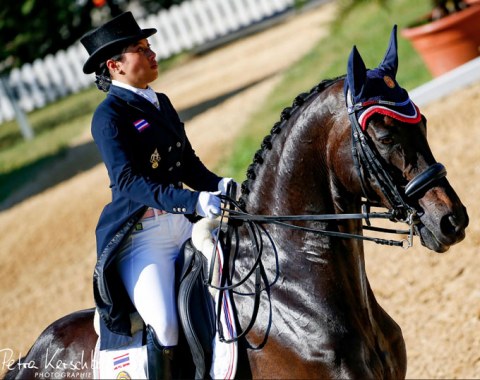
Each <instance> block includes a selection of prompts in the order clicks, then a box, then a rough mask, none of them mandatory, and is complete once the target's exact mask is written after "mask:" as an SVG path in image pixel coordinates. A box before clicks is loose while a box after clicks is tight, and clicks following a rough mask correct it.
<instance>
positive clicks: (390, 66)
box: [378, 25, 398, 78]
mask: <svg viewBox="0 0 480 380" xmlns="http://www.w3.org/2000/svg"><path fill="white" fill-rule="evenodd" d="M378 67H379V68H381V69H383V70H384V71H385V72H387V73H390V75H391V76H392V77H393V78H395V76H396V75H397V70H398V48H397V26H396V25H394V26H393V29H392V33H391V34H390V42H389V44H388V48H387V52H386V53H385V57H384V58H383V61H382V63H380V66H378Z"/></svg>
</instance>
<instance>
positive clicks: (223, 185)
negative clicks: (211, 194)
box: [218, 177, 240, 198]
mask: <svg viewBox="0 0 480 380" xmlns="http://www.w3.org/2000/svg"><path fill="white" fill-rule="evenodd" d="M230 183H232V184H233V183H235V184H236V185H237V186H236V189H237V194H238V192H239V190H240V185H239V184H238V183H236V182H235V181H234V179H233V178H227V177H225V178H222V179H221V180H220V182H218V191H220V192H221V194H222V195H227V188H228V185H229V184H230ZM237 194H236V195H235V197H236V198H237Z"/></svg>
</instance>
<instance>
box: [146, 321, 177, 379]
mask: <svg viewBox="0 0 480 380" xmlns="http://www.w3.org/2000/svg"><path fill="white" fill-rule="evenodd" d="M173 351H174V346H169V347H165V346H162V345H160V343H158V340H157V336H156V334H155V331H154V330H153V328H152V327H151V326H147V357H148V367H147V368H148V376H147V377H148V379H149V380H171V379H172V360H173Z"/></svg>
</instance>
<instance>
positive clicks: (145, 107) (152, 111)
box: [109, 85, 181, 136]
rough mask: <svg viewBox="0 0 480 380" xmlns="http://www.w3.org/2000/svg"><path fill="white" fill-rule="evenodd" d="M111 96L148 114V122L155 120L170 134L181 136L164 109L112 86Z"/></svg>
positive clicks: (131, 92) (125, 90)
mask: <svg viewBox="0 0 480 380" xmlns="http://www.w3.org/2000/svg"><path fill="white" fill-rule="evenodd" d="M109 95H113V96H115V97H117V98H120V99H121V100H123V101H124V102H126V103H127V104H128V105H129V106H130V107H132V108H135V109H136V110H137V111H139V112H142V113H144V114H146V118H147V119H148V120H153V121H155V122H156V123H158V124H160V125H161V126H163V127H165V128H167V129H168V130H169V131H170V132H172V133H174V134H175V135H176V136H181V132H180V131H179V130H178V128H175V125H173V124H172V123H171V122H170V121H169V120H168V119H167V118H166V117H165V114H164V112H162V109H161V108H160V110H158V109H157V107H155V106H154V105H153V104H152V103H150V102H149V101H148V100H147V99H145V98H143V97H142V96H140V95H137V94H135V93H134V92H133V91H130V90H127V89H125V88H121V87H118V86H114V85H112V86H110V91H109Z"/></svg>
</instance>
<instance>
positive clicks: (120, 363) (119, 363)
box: [113, 352, 130, 370]
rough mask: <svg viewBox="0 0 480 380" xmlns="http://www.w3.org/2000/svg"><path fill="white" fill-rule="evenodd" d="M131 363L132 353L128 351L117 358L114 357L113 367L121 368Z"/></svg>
mask: <svg viewBox="0 0 480 380" xmlns="http://www.w3.org/2000/svg"><path fill="white" fill-rule="evenodd" d="M129 365H130V355H129V353H128V352H127V353H126V354H123V355H120V356H117V357H116V358H113V369H114V370H116V369H119V368H124V367H126V366H129Z"/></svg>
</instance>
